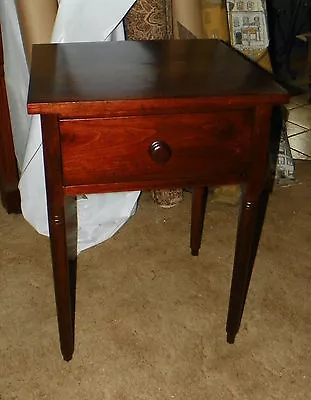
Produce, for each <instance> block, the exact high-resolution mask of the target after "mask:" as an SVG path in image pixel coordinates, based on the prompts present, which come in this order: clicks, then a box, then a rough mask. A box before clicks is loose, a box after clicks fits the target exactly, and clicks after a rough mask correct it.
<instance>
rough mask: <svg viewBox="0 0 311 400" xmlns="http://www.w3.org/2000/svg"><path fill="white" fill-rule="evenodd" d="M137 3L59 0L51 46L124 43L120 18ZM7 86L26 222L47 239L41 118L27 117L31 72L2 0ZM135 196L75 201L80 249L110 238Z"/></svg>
mask: <svg viewBox="0 0 311 400" xmlns="http://www.w3.org/2000/svg"><path fill="white" fill-rule="evenodd" d="M135 1H136V0H118V1H116V0H88V1H87V2H86V1H85V0H61V2H60V6H59V10H58V14H57V17H56V21H55V26H54V30H53V35H52V42H81V41H84V42H88V41H104V40H123V39H124V29H123V22H122V19H123V17H124V15H125V14H126V12H127V11H128V10H129V8H130V7H131V6H132V5H133V4H134V3H135ZM0 16H1V24H2V31H3V32H2V33H3V42H4V53H5V72H6V84H7V91H8V97H9V106H10V112H11V119H12V129H13V135H14V144H15V151H16V156H17V159H18V165H19V168H20V171H21V178H20V183H19V188H20V191H21V198H22V211H23V215H24V217H25V219H26V220H27V221H28V222H29V223H30V224H31V225H32V226H33V227H34V228H35V229H36V230H37V231H38V232H39V233H41V234H44V235H48V222H47V210H46V196H45V180H44V167H43V152H42V142H41V126H40V117H39V116H37V115H35V116H33V117H30V116H28V115H27V111H26V104H27V92H28V82H29V72H28V67H27V63H26V58H25V53H24V49H23V45H22V40H21V34H20V29H19V24H18V19H17V13H16V8H15V4H14V1H12V0H1V2H0ZM138 196H139V192H122V193H110V194H96V195H88V196H87V198H86V199H84V198H80V199H79V200H78V224H79V234H78V251H82V250H84V249H86V248H89V247H91V246H94V245H96V244H98V243H100V242H102V241H104V240H106V239H108V238H110V237H111V236H112V235H113V234H114V233H115V232H116V231H117V230H119V229H120V228H121V227H122V225H123V224H124V223H125V222H126V221H127V220H128V219H129V218H130V216H131V215H132V214H133V213H135V210H136V203H137V199H138Z"/></svg>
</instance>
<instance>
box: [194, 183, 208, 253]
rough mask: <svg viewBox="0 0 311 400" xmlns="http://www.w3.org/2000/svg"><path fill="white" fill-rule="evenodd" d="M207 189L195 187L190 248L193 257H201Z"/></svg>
mask: <svg viewBox="0 0 311 400" xmlns="http://www.w3.org/2000/svg"><path fill="white" fill-rule="evenodd" d="M206 201H207V188H206V187H195V188H194V189H193V192H192V210H191V237H190V248H191V254H192V255H193V256H198V255H199V250H200V247H201V242H202V233H203V226H204V216H205V210H206Z"/></svg>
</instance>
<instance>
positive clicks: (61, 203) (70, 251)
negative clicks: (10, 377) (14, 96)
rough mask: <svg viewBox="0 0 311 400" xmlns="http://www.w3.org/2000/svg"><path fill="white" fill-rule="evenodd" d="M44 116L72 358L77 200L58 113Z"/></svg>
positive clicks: (58, 294)
mask: <svg viewBox="0 0 311 400" xmlns="http://www.w3.org/2000/svg"><path fill="white" fill-rule="evenodd" d="M41 119H42V121H41V123H42V138H43V151H44V163H45V181H46V193H47V208H48V218H49V233H50V245H51V253H52V263H53V276H54V290H55V301H56V308H57V318H58V330H59V337H60V345H61V351H62V354H63V358H64V360H66V361H69V360H71V358H72V355H73V351H74V320H75V319H74V316H75V281H76V262H77V212H76V199H75V198H73V197H70V198H65V196H64V189H63V179H62V168H61V154H60V135H59V127H58V119H57V116H49V115H43V116H42V117H41Z"/></svg>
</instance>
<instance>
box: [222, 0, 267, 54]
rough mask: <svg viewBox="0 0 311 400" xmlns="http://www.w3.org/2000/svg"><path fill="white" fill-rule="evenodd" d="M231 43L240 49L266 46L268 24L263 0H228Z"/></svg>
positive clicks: (264, 47) (257, 48) (258, 48)
mask: <svg viewBox="0 0 311 400" xmlns="http://www.w3.org/2000/svg"><path fill="white" fill-rule="evenodd" d="M227 7H228V11H229V27H230V33H231V43H232V45H233V46H234V47H235V48H237V49H238V50H240V51H245V50H249V51H251V50H257V51H258V50H263V49H266V48H267V47H268V44H269V38H268V26H267V16H266V8H265V3H264V1H263V0H228V1H227Z"/></svg>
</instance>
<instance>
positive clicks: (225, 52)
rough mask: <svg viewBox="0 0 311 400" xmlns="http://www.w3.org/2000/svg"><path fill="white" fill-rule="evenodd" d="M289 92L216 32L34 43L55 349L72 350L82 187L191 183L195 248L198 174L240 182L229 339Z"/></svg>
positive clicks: (200, 194)
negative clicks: (271, 148)
mask: <svg viewBox="0 0 311 400" xmlns="http://www.w3.org/2000/svg"><path fill="white" fill-rule="evenodd" d="M288 99H289V96H288V94H287V93H286V92H285V91H284V90H283V89H282V88H281V87H280V86H278V85H277V84H276V83H275V82H274V81H273V79H272V77H271V76H270V74H268V73H267V72H266V71H264V70H261V69H260V68H259V67H257V66H256V65H255V64H253V63H252V62H250V61H248V60H247V59H246V58H245V57H243V56H241V55H239V54H238V53H237V52H236V51H235V50H233V49H231V48H230V47H228V46H227V45H226V44H224V43H222V42H220V41H217V40H188V41H139V42H135V41H129V42H117V43H76V44H58V45H56V44H48V45H36V46H34V49H33V60H32V72H31V83H30V91H29V103H28V110H29V113H32V114H35V113H39V114H41V121H42V135H43V149H44V161H45V175H46V189H47V200H48V215H49V227H50V241H51V249H52V260H53V271H54V285H55V298H56V305H57V315H58V325H59V335H60V342H61V350H62V354H63V357H64V359H65V360H67V361H68V360H70V359H71V357H72V354H73V350H74V314H75V269H76V260H77V253H76V247H77V241H76V236H77V215H76V200H75V196H76V195H78V194H81V193H99V192H113V191H123V190H138V189H141V190H144V189H151V188H165V187H193V188H194V190H193V206H192V227H191V251H192V254H193V255H198V253H199V248H200V244H201V236H202V229H203V219H204V210H205V187H206V186H208V185H223V184H236V183H241V184H242V185H243V199H242V204H241V213H240V218H239V225H238V234H237V243H236V254H235V261H234V268H233V278H232V287H231V296H230V302H229V312H228V321H227V340H228V342H229V343H233V342H234V339H235V336H236V334H237V332H238V329H239V326H240V322H241V318H242V313H243V308H244V303H245V300H246V295H247V290H248V285H249V281H250V277H251V271H252V267H253V263H254V259H255V255H256V250H257V246H258V241H259V234H258V232H259V231H260V230H259V231H258V229H257V228H258V219H259V216H260V213H261V211H265V207H266V202H267V198H268V195H267V193H268V192H267V189H269V188H268V187H266V186H265V182H266V181H267V180H266V177H267V172H268V168H267V167H268V145H269V133H270V119H271V112H272V108H273V107H274V106H275V105H278V104H281V103H284V102H287V101H288Z"/></svg>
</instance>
